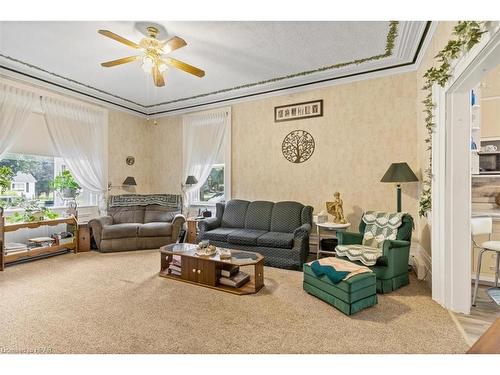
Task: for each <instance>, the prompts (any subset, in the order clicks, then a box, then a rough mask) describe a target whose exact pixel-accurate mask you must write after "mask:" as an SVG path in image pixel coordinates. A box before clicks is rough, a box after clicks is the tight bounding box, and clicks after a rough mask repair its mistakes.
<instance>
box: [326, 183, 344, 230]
mask: <svg viewBox="0 0 500 375" xmlns="http://www.w3.org/2000/svg"><path fill="white" fill-rule="evenodd" d="M333 197H334V198H335V199H334V200H333V202H326V210H327V211H328V213H329V214H330V215H332V216H333V222H334V223H337V224H346V223H347V221H346V219H345V217H344V208H343V207H342V206H343V204H344V202H342V199H340V193H339V192H338V191H337V192H335V194H333Z"/></svg>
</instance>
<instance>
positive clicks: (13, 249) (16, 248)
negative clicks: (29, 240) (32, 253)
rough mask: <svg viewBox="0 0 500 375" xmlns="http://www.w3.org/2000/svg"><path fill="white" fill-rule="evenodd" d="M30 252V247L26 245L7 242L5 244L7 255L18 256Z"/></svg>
mask: <svg viewBox="0 0 500 375" xmlns="http://www.w3.org/2000/svg"><path fill="white" fill-rule="evenodd" d="M25 251H28V246H27V245H26V244H24V243H17V242H7V243H6V244H5V255H8V254H16V253H22V252H25Z"/></svg>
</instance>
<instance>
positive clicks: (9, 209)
mask: <svg viewBox="0 0 500 375" xmlns="http://www.w3.org/2000/svg"><path fill="white" fill-rule="evenodd" d="M47 208H48V209H49V210H53V211H63V210H67V209H68V207H65V206H53V207H47ZM79 208H99V206H97V205H92V204H88V205H80V206H78V207H77V209H79ZM3 212H4V214H9V213H12V214H13V213H14V212H24V208H6V209H4V210H3Z"/></svg>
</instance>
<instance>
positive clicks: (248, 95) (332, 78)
mask: <svg viewBox="0 0 500 375" xmlns="http://www.w3.org/2000/svg"><path fill="white" fill-rule="evenodd" d="M431 24H432V21H427V23H426V25H425V29H424V32H423V33H422V37H421V38H420V41H419V44H418V47H417V49H416V51H415V55H414V56H413V59H412V61H410V62H407V63H402V64H395V65H390V66H386V67H383V68H377V69H370V70H365V71H362V72H356V73H350V74H345V75H341V76H337V77H331V78H325V79H320V80H317V81H311V82H305V83H300V84H296V85H292V86H286V87H279V88H276V89H270V90H267V91H259V92H255V93H250V94H245V95H240V96H234V97H231V98H223V99H220V100H214V101H212V102H207V103H199V104H193V105H189V106H185V107H180V108H172V109H166V110H162V111H158V112H152V113H149V114H148V116H157V115H162V114H168V113H173V112H181V111H186V110H190V109H193V108H199V107H205V106H210V105H214V104H219V103H225V102H231V101H235V100H241V99H245V98H250V97H254V96H260V95H262V96H263V95H266V94H271V93H276V92H280V91H289V90H293V89H297V88H301V87H306V86H313V85H318V84H321V83H326V82H333V81H338V80H345V79H346V78H351V77H356V76H360V75H368V74H372V73H377V72H383V71H386V70H390V69H397V68H403V67H407V66H410V65H414V64H415V63H416V62H417V60H418V58H419V56H420V51H421V50H422V47H423V45H424V42H425V40H426V38H427V35H428V34H429V30H430V28H431Z"/></svg>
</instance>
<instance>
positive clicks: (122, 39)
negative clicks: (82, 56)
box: [97, 30, 141, 49]
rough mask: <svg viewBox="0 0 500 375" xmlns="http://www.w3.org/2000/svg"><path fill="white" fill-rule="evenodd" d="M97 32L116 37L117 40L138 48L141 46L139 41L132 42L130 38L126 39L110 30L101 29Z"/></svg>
mask: <svg viewBox="0 0 500 375" xmlns="http://www.w3.org/2000/svg"><path fill="white" fill-rule="evenodd" d="M97 32H98V33H99V34H101V35H104V36H107V37H108V38H111V39H114V40H116V41H117V42H120V43H123V44H125V45H127V46H129V47H132V48H137V49H139V48H141V47H140V46H139V45H138V44H137V43H134V42H131V41H130V40H128V39H125V38H124V37H122V36H120V35H118V34H115V33H113V32H111V31H109V30H99V31H97Z"/></svg>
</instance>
